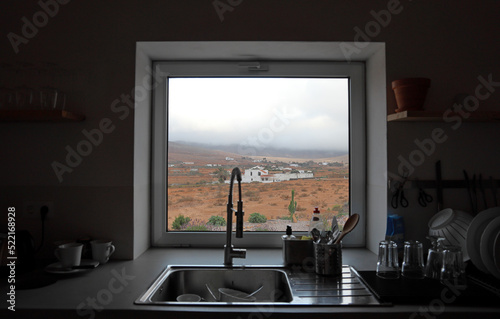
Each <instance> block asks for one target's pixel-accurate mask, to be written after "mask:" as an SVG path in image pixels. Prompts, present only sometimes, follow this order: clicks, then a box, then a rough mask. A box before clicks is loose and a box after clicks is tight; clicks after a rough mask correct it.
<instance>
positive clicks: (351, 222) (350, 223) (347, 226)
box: [335, 214, 359, 244]
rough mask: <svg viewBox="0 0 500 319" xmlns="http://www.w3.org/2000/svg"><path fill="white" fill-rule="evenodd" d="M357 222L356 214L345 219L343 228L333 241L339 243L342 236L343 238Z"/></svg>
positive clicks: (357, 216)
mask: <svg viewBox="0 0 500 319" xmlns="http://www.w3.org/2000/svg"><path fill="white" fill-rule="evenodd" d="M358 222H359V215H358V214H353V215H351V216H350V217H349V219H347V221H346V222H345V225H344V230H343V231H342V233H341V234H340V236H339V238H337V240H336V241H335V244H338V243H340V241H341V240H342V238H344V237H345V236H346V235H347V234H349V233H350V232H351V231H352V230H353V229H354V228H355V227H356V225H358Z"/></svg>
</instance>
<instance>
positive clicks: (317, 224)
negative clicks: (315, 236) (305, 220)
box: [308, 207, 325, 237]
mask: <svg viewBox="0 0 500 319" xmlns="http://www.w3.org/2000/svg"><path fill="white" fill-rule="evenodd" d="M314 228H316V229H317V230H319V231H320V232H321V231H322V230H324V228H325V226H324V225H323V221H322V220H321V215H320V211H319V209H318V207H314V211H313V214H312V217H311V222H310V223H309V233H308V234H309V236H310V237H312V234H311V231H312V230H313V229H314Z"/></svg>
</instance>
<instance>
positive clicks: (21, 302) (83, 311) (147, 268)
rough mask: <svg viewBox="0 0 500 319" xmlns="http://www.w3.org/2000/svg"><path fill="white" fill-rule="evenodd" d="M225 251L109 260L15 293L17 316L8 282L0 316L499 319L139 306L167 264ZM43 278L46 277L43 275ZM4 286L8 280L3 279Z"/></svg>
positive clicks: (363, 310) (251, 254)
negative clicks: (8, 297) (94, 267)
mask: <svg viewBox="0 0 500 319" xmlns="http://www.w3.org/2000/svg"><path fill="white" fill-rule="evenodd" d="M222 261H223V249H194V248H169V249H167V248H152V249H149V250H148V251H146V252H145V253H144V254H143V255H142V256H140V257H139V258H137V259H135V260H130V261H110V262H108V263H107V264H105V265H100V266H99V267H97V268H96V269H94V270H90V271H86V272H81V273H79V274H75V275H58V278H59V279H58V280H57V282H55V283H53V284H51V285H48V286H46V287H42V288H37V289H29V290H19V289H17V290H16V292H15V297H16V307H15V309H16V313H15V314H16V315H17V316H12V314H13V312H11V311H10V310H8V309H7V307H8V306H9V305H8V304H7V302H6V299H7V298H6V296H8V295H6V294H7V292H8V291H5V290H6V288H7V287H5V284H4V283H1V287H2V296H3V297H2V298H1V300H2V301H1V304H2V308H1V309H0V315H1V316H2V317H3V318H6V316H5V315H7V317H9V318H12V317H14V318H16V317H20V318H21V317H23V318H25V317H29V318H136V317H140V318H141V319H147V318H160V317H161V318H178V317H179V316H182V317H183V318H184V317H188V318H190V317H192V318H197V317H199V316H201V315H202V316H203V317H204V318H212V317H213V318H221V317H223V318H225V317H227V318H233V317H234V318H242V319H246V318H279V317H283V318H303V317H304V315H305V314H308V313H309V314H314V315H313V316H314V318H321V317H327V316H331V315H332V313H335V316H336V318H354V317H359V316H360V315H361V314H362V315H363V317H367V318H379V317H383V318H420V317H422V318H435V317H436V315H439V316H438V318H446V317H449V318H451V317H453V318H459V317H463V318H467V317H470V316H473V315H474V316H478V315H479V316H481V319H483V318H499V317H500V308H499V307H497V308H494V307H470V306H469V307H465V306H460V305H449V304H446V302H445V301H446V299H445V298H444V299H443V300H433V302H431V303H429V304H426V305H394V306H366V307H355V306H335V307H334V306H323V307H318V306H294V307H292V306H290V307H289V306H276V307H269V306H265V307H263V306H260V307H257V306H253V307H242V306H223V307H214V306H194V307H193V306H191V307H186V306H149V305H135V304H134V301H135V300H136V299H137V298H138V297H139V296H140V295H141V294H142V293H143V292H144V291H145V290H146V288H147V287H148V286H149V285H150V284H151V283H152V282H153V280H154V279H156V277H157V276H158V275H159V274H160V272H161V271H162V270H163V269H164V268H165V267H166V266H167V265H221V264H222ZM234 262H235V265H280V264H281V263H282V255H281V250H280V249H251V248H249V249H247V258H246V259H235V260H234ZM376 262H377V256H376V255H375V254H373V253H372V252H370V251H368V250H366V249H360V248H348V249H344V251H343V264H346V265H351V266H354V267H355V268H356V269H357V270H361V271H362V270H374V268H375V265H376ZM42 274H43V272H42ZM3 281H6V279H5V278H4V280H3Z"/></svg>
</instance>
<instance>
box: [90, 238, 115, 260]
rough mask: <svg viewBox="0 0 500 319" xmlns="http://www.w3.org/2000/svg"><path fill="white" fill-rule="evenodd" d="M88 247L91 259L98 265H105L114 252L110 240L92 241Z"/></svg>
mask: <svg viewBox="0 0 500 319" xmlns="http://www.w3.org/2000/svg"><path fill="white" fill-rule="evenodd" d="M90 246H91V248H92V259H93V260H96V261H98V262H99V263H100V264H105V263H107V262H108V260H109V257H110V256H111V255H112V254H113V253H114V252H115V246H113V245H112V243H111V240H105V239H97V240H92V241H91V242H90Z"/></svg>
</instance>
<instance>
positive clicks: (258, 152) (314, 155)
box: [169, 141, 346, 160]
mask: <svg viewBox="0 0 500 319" xmlns="http://www.w3.org/2000/svg"><path fill="white" fill-rule="evenodd" d="M170 143H174V144H175V145H179V146H180V145H183V146H185V147H188V146H189V147H192V150H195V149H198V150H200V151H201V150H203V151H204V152H208V151H209V150H211V151H217V152H221V153H224V154H231V155H228V156H232V157H234V156H237V157H242V156H251V155H253V156H259V157H261V156H264V157H266V156H268V157H284V158H290V159H294V158H301V159H311V160H314V159H316V160H318V159H326V158H332V157H340V156H345V155H346V152H345V151H335V150H332V151H322V150H292V149H287V148H270V147H267V148H258V149H257V148H255V149H252V154H249V153H248V152H247V153H246V154H243V152H242V148H241V146H240V145H238V144H231V145H212V144H202V143H190V142H179V141H176V142H169V149H170ZM246 148H247V149H248V148H250V147H248V146H247V147H246Z"/></svg>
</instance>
